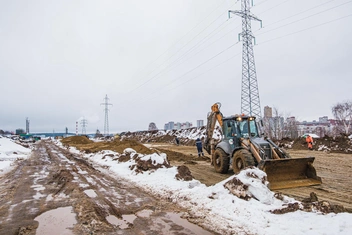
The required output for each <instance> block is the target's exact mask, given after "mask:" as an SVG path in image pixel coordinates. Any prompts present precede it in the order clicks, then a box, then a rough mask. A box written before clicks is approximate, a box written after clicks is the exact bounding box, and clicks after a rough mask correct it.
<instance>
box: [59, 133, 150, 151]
mask: <svg viewBox="0 0 352 235" xmlns="http://www.w3.org/2000/svg"><path fill="white" fill-rule="evenodd" d="M61 142H62V143H63V144H64V145H65V146H68V145H70V146H73V147H76V148H77V149H79V150H80V151H84V152H86V153H96V152H99V151H102V150H112V151H115V152H118V153H122V152H123V151H124V150H125V149H126V148H133V149H134V150H136V151H137V152H138V153H142V154H151V153H154V152H155V151H153V150H151V149H149V148H147V147H145V146H144V145H142V144H140V143H138V142H137V141H135V140H120V139H115V140H113V141H109V140H108V141H102V142H93V141H91V140H89V139H88V138H87V137H85V136H72V137H67V138H64V139H62V140H61Z"/></svg>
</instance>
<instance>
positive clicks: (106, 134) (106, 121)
mask: <svg viewBox="0 0 352 235" xmlns="http://www.w3.org/2000/svg"><path fill="white" fill-rule="evenodd" d="M104 101H105V102H104V103H102V104H100V105H104V106H105V108H104V111H105V122H104V136H108V135H109V105H112V104H109V98H108V95H105V98H104Z"/></svg>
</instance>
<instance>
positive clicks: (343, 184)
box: [145, 143, 352, 212]
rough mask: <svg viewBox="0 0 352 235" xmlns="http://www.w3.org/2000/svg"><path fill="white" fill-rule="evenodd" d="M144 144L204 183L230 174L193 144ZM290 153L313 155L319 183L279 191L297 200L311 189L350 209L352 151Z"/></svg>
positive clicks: (322, 198)
mask: <svg viewBox="0 0 352 235" xmlns="http://www.w3.org/2000/svg"><path fill="white" fill-rule="evenodd" d="M145 145H146V146H148V147H151V148H156V149H158V150H159V151H162V152H165V153H167V155H168V159H169V161H170V164H171V165H174V166H178V165H186V166H187V167H188V168H189V169H190V171H191V172H192V175H193V176H194V178H195V179H197V180H199V181H200V182H202V183H204V184H206V185H208V186H209V185H213V184H216V183H218V182H220V181H222V180H225V179H227V178H228V177H230V176H231V175H233V172H232V170H230V171H229V172H228V174H219V173H216V172H215V170H214V167H213V166H211V164H210V155H208V154H206V153H205V157H198V155H197V150H196V147H195V146H183V145H179V146H177V145H175V144H166V143H150V144H149V143H148V144H145ZM287 151H288V152H289V154H290V155H291V157H293V158H295V157H306V156H313V157H315V161H314V164H313V165H314V167H315V169H316V171H317V175H318V176H320V177H321V178H322V181H323V183H322V184H321V185H317V186H309V187H298V188H292V189H280V190H277V191H276V192H281V193H283V194H285V195H288V196H291V197H293V198H295V199H297V200H304V199H307V198H309V197H310V193H311V192H314V193H315V194H316V195H317V196H318V199H319V200H326V201H329V202H330V203H332V204H336V205H341V206H343V207H345V208H346V209H347V211H349V212H352V181H351V178H352V155H351V154H345V153H327V152H323V151H310V150H302V149H298V150H293V149H288V150H287Z"/></svg>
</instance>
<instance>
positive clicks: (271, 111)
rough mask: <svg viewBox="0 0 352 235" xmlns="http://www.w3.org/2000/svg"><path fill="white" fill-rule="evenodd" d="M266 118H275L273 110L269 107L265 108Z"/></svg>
mask: <svg viewBox="0 0 352 235" xmlns="http://www.w3.org/2000/svg"><path fill="white" fill-rule="evenodd" d="M264 117H266V118H272V117H273V109H272V108H271V107H269V106H265V107H264Z"/></svg>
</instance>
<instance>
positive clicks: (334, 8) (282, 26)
mask: <svg viewBox="0 0 352 235" xmlns="http://www.w3.org/2000/svg"><path fill="white" fill-rule="evenodd" d="M348 3H352V1H348V2H344V3H341V4H339V5H337V6H334V7H331V8H329V9H325V10H323V11H320V12H317V13H315V14H312V15H309V16H306V17H304V18H301V19H298V20H295V21H292V22H290V23H287V24H284V25H281V26H279V27H276V28H274V29H270V30H267V31H265V32H262V33H258V34H257V36H260V35H263V34H266V33H269V32H272V31H274V30H277V29H280V28H282V27H285V26H287V25H291V24H294V23H297V22H299V21H302V20H306V19H308V18H311V17H313V16H316V15H319V14H321V13H324V12H327V11H330V10H333V9H335V8H338V7H341V6H343V5H346V4H348Z"/></svg>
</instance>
